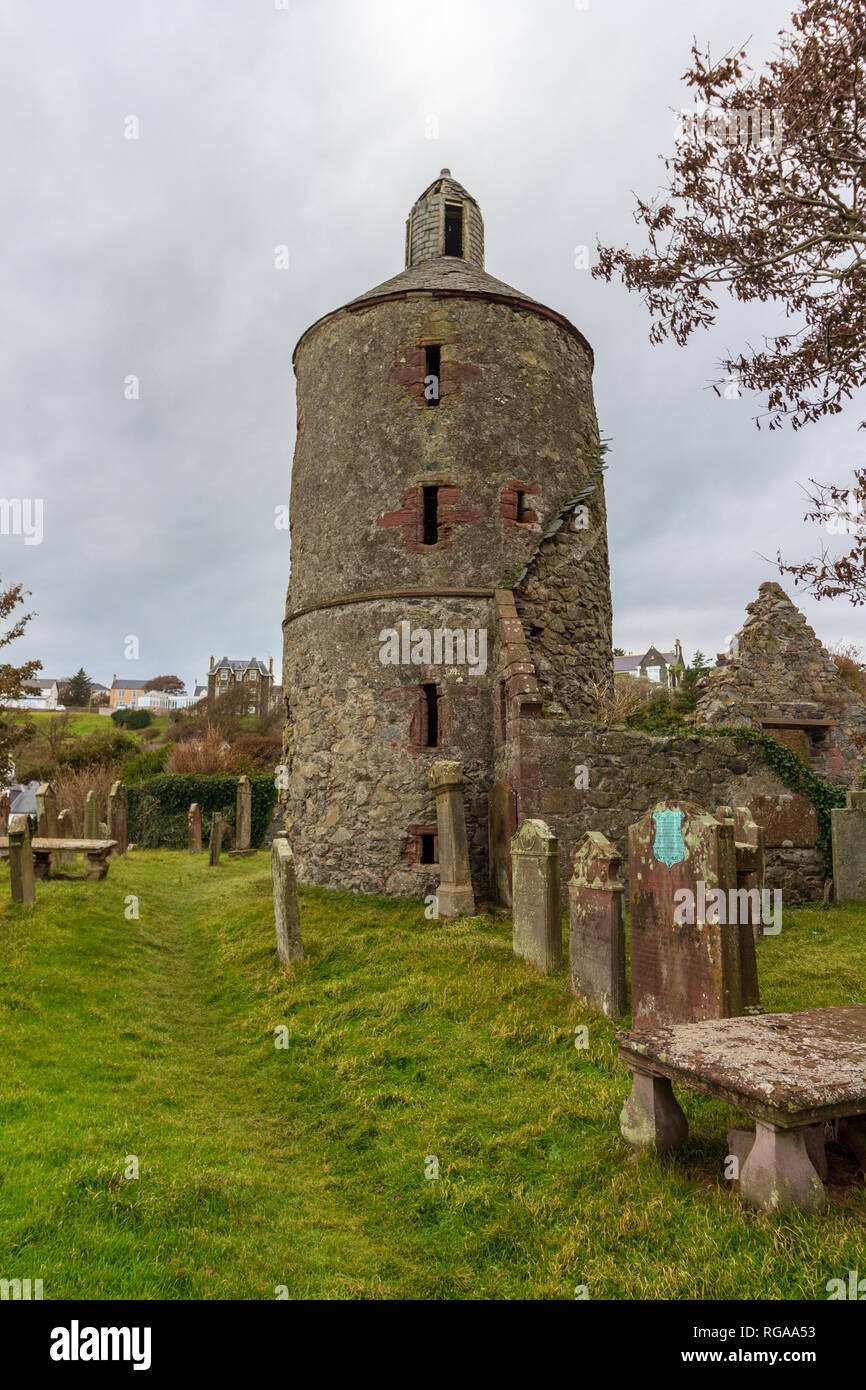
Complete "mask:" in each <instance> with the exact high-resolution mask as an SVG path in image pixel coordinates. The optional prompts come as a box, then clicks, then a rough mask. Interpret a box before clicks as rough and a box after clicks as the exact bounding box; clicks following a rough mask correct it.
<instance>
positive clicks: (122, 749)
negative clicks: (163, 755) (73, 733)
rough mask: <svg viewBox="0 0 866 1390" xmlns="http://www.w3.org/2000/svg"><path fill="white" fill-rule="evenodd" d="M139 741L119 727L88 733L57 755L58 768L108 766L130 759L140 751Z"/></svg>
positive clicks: (73, 768)
mask: <svg viewBox="0 0 866 1390" xmlns="http://www.w3.org/2000/svg"><path fill="white" fill-rule="evenodd" d="M139 747H140V745H139V742H138V740H137V739H134V738H133V737H132V735H131V734H126V733H121V731H120V730H119V729H107V730H106V731H105V733H103V732H102V731H101V730H100V731H99V732H98V733H93V734H87V735H86V737H84V738H80V739H77V740H76V742H75V743H73V744H71V745H70V746H69V747H68V748H64V749H63V750H62V751H61V752H59V753H58V755H57V766H58V769H64V768H70V769H71V770H72V771H75V769H76V768H82V767H108V766H110V765H114V764H116V763H120V762H123V761H126V760H128V759H129V758H130V757H132V756H134V755H135V754H136V753H137V752H138V751H139Z"/></svg>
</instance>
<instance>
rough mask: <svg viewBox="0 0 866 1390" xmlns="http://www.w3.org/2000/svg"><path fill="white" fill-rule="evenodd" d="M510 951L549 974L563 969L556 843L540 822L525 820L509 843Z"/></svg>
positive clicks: (555, 839)
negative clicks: (511, 921)
mask: <svg viewBox="0 0 866 1390" xmlns="http://www.w3.org/2000/svg"><path fill="white" fill-rule="evenodd" d="M511 880H512V881H511V893H512V897H513V904H512V909H511V910H512V918H513V924H514V925H513V935H512V947H513V950H514V954H515V955H516V956H523V957H524V959H525V960H529V961H532V963H533V965H537V966H538V968H539V970H545V971H547V972H548V973H550V972H553V971H555V970H561V969H562V913H561V910H560V902H559V841H558V840H557V838H556V836H555V835H554V834H553V833H552V832H551V831H550V830H549V829H548V827H547V826H546V825H545V823H544V821H543V820H525V821H524V822H523V824H522V825H521V827H520V829H519V830H518V832H517V834H516V835H515V836H513V838H512V841H511Z"/></svg>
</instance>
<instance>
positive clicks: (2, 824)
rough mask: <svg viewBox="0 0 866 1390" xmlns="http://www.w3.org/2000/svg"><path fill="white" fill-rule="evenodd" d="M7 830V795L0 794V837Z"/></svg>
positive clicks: (6, 793) (5, 793)
mask: <svg viewBox="0 0 866 1390" xmlns="http://www.w3.org/2000/svg"><path fill="white" fill-rule="evenodd" d="M8 829H9V793H8V792H0V835H5V834H6V832H7V830H8Z"/></svg>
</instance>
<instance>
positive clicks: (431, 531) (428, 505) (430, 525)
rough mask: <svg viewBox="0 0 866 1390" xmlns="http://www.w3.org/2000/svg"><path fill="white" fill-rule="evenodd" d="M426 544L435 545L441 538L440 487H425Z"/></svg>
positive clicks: (424, 535)
mask: <svg viewBox="0 0 866 1390" xmlns="http://www.w3.org/2000/svg"><path fill="white" fill-rule="evenodd" d="M423 540H424V544H425V545H435V544H436V542H437V541H438V540H439V488H438V487H425V489H424V534H423Z"/></svg>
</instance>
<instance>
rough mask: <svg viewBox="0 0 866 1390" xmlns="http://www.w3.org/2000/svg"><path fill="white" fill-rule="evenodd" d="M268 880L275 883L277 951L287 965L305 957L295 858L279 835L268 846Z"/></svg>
mask: <svg viewBox="0 0 866 1390" xmlns="http://www.w3.org/2000/svg"><path fill="white" fill-rule="evenodd" d="M271 879H272V881H273V886H274V921H275V924H276V929H277V954H278V955H279V957H280V960H281V961H284V962H285V963H286V964H287V965H288V964H289V963H290V962H291V961H296V960H303V959H304V947H303V943H302V941H301V917H300V912H299V910H298V885H297V882H296V880H295V861H294V857H293V855H292V850H291V846H290V845H289V842H288V840H286V839H285V838H284V837H282V836H277V838H276V839H275V840H274V842H273V844H272V845H271Z"/></svg>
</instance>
